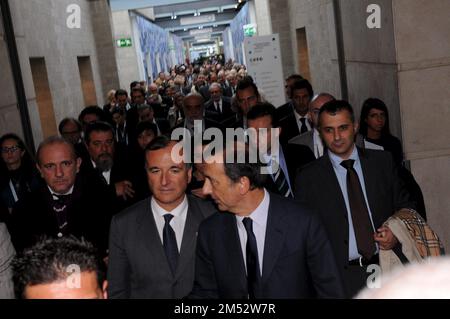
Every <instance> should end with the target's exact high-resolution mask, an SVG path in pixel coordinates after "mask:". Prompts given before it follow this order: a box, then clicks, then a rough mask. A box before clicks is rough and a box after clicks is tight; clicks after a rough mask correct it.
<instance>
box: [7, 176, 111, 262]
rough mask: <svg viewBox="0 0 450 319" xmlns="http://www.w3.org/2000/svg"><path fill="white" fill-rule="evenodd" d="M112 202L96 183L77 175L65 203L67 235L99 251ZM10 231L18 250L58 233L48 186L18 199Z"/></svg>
mask: <svg viewBox="0 0 450 319" xmlns="http://www.w3.org/2000/svg"><path fill="white" fill-rule="evenodd" d="M110 210H111V202H110V201H109V200H108V197H107V196H106V194H105V193H102V192H101V189H100V188H99V187H98V185H96V184H93V183H91V182H90V181H88V180H86V179H85V178H84V177H83V176H81V175H78V176H77V178H76V181H75V185H74V190H73V193H72V195H71V200H70V202H69V203H68V205H67V211H66V214H67V222H68V226H67V227H68V230H67V234H70V235H73V236H75V237H78V238H81V237H83V238H85V239H86V240H88V241H90V242H91V243H92V244H94V246H95V247H96V248H98V249H99V252H100V253H101V254H105V252H106V249H107V246H108V245H107V244H108V228H109V223H110V215H109V214H110ZM10 233H11V237H12V240H13V244H14V246H15V247H16V250H17V251H21V250H22V249H23V248H26V247H29V246H31V245H33V244H34V243H35V242H36V241H37V240H39V238H40V237H41V236H48V237H53V238H56V237H57V234H58V233H59V228H58V222H57V217H56V212H55V211H54V210H53V199H52V195H51V193H50V191H49V189H48V187H47V185H46V184H45V183H44V182H42V184H41V185H40V187H39V188H38V189H36V190H35V191H33V192H32V193H30V194H28V195H27V196H26V197H24V198H23V199H22V200H20V201H19V202H18V203H17V205H16V207H15V208H14V210H13V214H12V219H11V224H10Z"/></svg>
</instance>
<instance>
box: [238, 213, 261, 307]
mask: <svg viewBox="0 0 450 319" xmlns="http://www.w3.org/2000/svg"><path fill="white" fill-rule="evenodd" d="M242 223H243V224H244V227H245V230H246V231H247V246H246V249H245V251H246V261H247V288H248V297H249V299H255V298H256V292H257V289H258V282H259V280H260V269H259V261H258V246H257V245H256V237H255V234H253V221H252V219H251V218H249V217H245V218H244V219H243V220H242Z"/></svg>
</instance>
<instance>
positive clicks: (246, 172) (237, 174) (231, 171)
mask: <svg viewBox="0 0 450 319" xmlns="http://www.w3.org/2000/svg"><path fill="white" fill-rule="evenodd" d="M236 146H237V143H234V147H233V148H232V149H231V151H232V152H234V154H233V159H234V160H233V161H231V162H230V163H228V162H227V160H226V158H227V155H226V153H227V152H229V151H230V149H229V148H228V147H226V148H225V151H224V152H223V156H224V164H223V166H224V171H225V175H226V176H227V177H228V178H229V179H230V180H231V181H232V182H233V183H237V182H238V181H239V179H240V178H241V177H247V178H248V180H249V181H250V189H251V190H253V189H256V188H262V187H264V185H265V183H266V176H265V175H263V174H262V173H261V171H262V167H263V164H262V163H261V162H260V161H259V156H257V160H256V162H255V163H254V162H253V161H251V159H250V151H249V145H248V144H245V147H236ZM242 152H244V154H242ZM242 155H243V156H244V159H245V160H244V162H243V163H240V162H239V161H238V160H237V159H238V158H240V156H242Z"/></svg>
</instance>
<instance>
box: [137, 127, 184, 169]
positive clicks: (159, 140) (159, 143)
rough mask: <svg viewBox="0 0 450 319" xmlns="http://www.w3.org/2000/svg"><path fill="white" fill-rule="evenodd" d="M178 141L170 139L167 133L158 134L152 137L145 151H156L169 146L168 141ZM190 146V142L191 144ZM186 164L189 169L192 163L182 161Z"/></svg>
mask: <svg viewBox="0 0 450 319" xmlns="http://www.w3.org/2000/svg"><path fill="white" fill-rule="evenodd" d="M178 142H180V141H179V140H174V139H171V138H170V137H169V136H167V135H160V136H157V137H155V138H154V139H153V141H151V142H150V144H148V145H147V147H146V148H145V153H147V152H151V151H157V150H160V149H163V148H166V147H168V146H169V144H170V143H178ZM185 145H186V144H183V146H185ZM191 147H192V144H191ZM184 164H185V165H186V167H187V168H188V169H189V168H191V167H192V163H191V162H188V163H186V162H185V163H184Z"/></svg>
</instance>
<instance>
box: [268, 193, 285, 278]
mask: <svg viewBox="0 0 450 319" xmlns="http://www.w3.org/2000/svg"><path fill="white" fill-rule="evenodd" d="M276 200H277V199H276V198H274V196H270V204H269V211H268V217H267V226H266V239H265V244H264V259H263V276H262V281H263V283H265V282H266V281H267V280H268V279H269V278H270V274H271V273H272V270H273V267H274V266H275V263H276V261H277V260H278V257H279V255H280V252H281V249H282V248H283V244H284V238H285V229H286V228H287V227H286V226H284V225H283V220H282V215H280V214H279V211H278V210H277V204H276Z"/></svg>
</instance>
